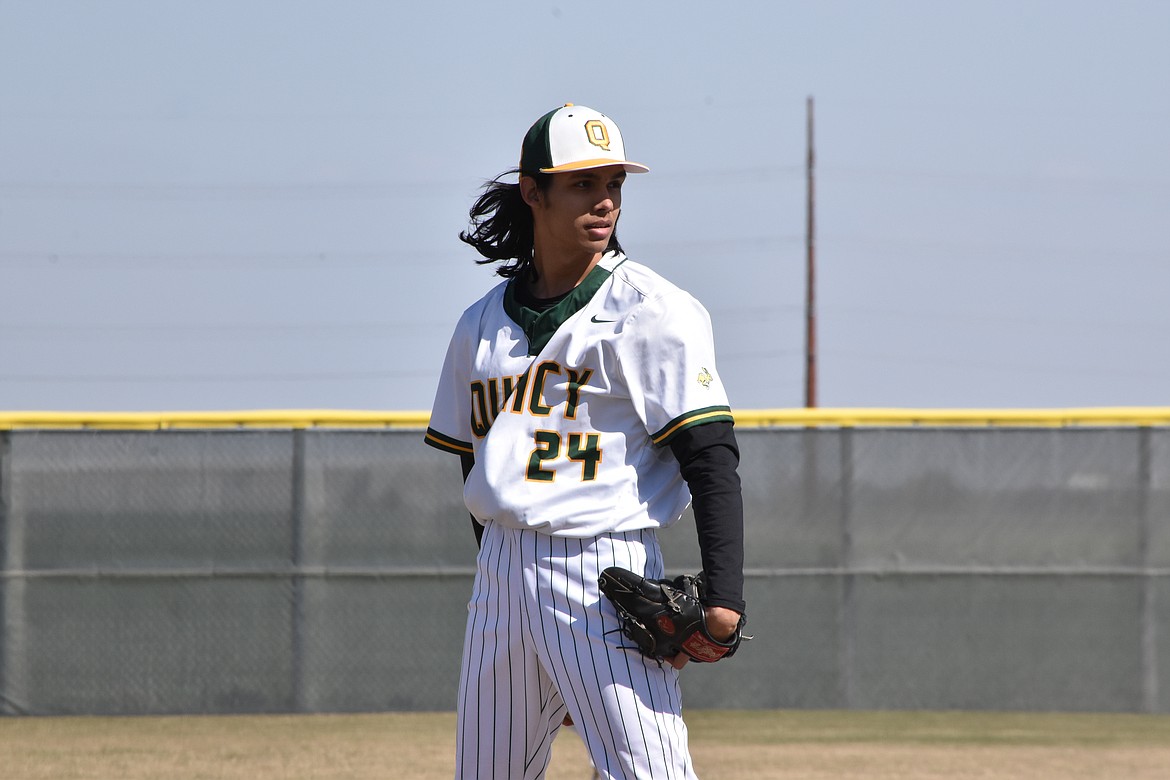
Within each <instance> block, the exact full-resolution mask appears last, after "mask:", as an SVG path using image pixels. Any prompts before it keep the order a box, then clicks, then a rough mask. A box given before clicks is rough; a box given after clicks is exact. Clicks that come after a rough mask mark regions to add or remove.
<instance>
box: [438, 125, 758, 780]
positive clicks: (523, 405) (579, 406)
mask: <svg viewBox="0 0 1170 780" xmlns="http://www.w3.org/2000/svg"><path fill="white" fill-rule="evenodd" d="M648 170H649V169H648V168H647V167H646V166H644V165H642V164H640V163H636V162H631V161H630V160H627V159H626V154H625V146H624V144H623V141H622V135H621V133H620V131H619V130H618V127H617V125H616V124H614V122H613V120H611V119H610V118H609V117H607V116H605V115H604V114H601V113H600V112H598V111H595V110H593V109H591V108H586V107H584V106H574V105H572V104H568V105H565V106H564V107H561V108H558V109H556V110H554V111H550V112H549V113H547V114H545V115H544V116H542V117H541V118H540V119H538V120H537V121H536V123H535V124H533V125H532V127H531V129H530V130H529V131H528V133H527V134H526V135H525V137H524V141H523V144H522V148H521V156H520V166H519V169H517V170H513V171H511V172H509V173H511V174H515V173H518V174H519V180H518V182H517V183H507V182H506V181H505V178H506V177H507V175H508V174H505V175H501V176H500V177H497V178H496V179H495V180H493V181H492V182H489V183H488V185H487V186H486V187H485V188H484V191H483V193H482V194H481V195H480V197H479V198H478V200H477V201H476V202H475V204H474V205H473V206H472V208H471V210H470V225H469V229H468V230H467V231H466V232H464V233H462V234H460V238H461V239H462V240H463V241H464V242H466V243H467V244H470V245H471V246H473V247H475V248H476V250H478V252H479V253H480V254H481V255H482V256H483V258H482V259H478V260H477V262H479V263H482V264H487V263H499V266H498V267H497V269H496V273H497V274H498V275H499V276H501V277H503V278H504V281H502V282H501V283H500V284H499V285H497V286H496V287H495V288H493V289H492V290H491V291H489V292H488V293H487V294H486V295H484V296H483V298H481V299H480V300H479V301H477V302H476V303H474V304H473V305H472V306H471V307H469V308H468V309H467V310H466V311H465V312H464V313H463V316H462V318H461V319H460V320H459V323H458V325H457V326H456V328H455V332H454V335H453V336H452V338H451V343H450V346H449V348H448V350H447V355H446V360H445V362H444V365H443V370H442V374H441V377H440V380H439V386H438V390H437V393H436V396H435V402H434V408H433V411H432V414H431V419H430V425H429V427H428V429H427V433H426V441H427V443H428V444H430V445H432V446H434V447H437V448H439V449H440V450H444V451H446V452H450V453H453V454H456V455H459V456H460V457H461V459H462V463H463V472H464V480H465V485H464V500H465V503H466V505H467V507H468V509H469V510H470V512H471V515H472V520H473V528H474V530H475V534H476V539H477V542H478V543H479V554H478V558H477V573H476V577H475V584H474V587H473V591H472V595H471V600H470V604H469V613H468V620H467V630H466V637H465V642H464V649H463V665H462V671H461V675H460V683H459V699H458V733H457V740H456V743H457V756H456V777H458V778H488V777H497V778H541V777H543V776H544V772H545V768H546V766H547V764H548V760H549V755H550V752H549V751H550V747H551V743H552V741H553V738H554V737H555V736H556V733H557V730H558V729H559V728H560V726H561V725H562V723H563V722H568V721H570V720H571V722H572V723H574V724H575V727H576V729H577V730H578V732H579V733H580V735H581V737H582V739H583V740H584V742H585V745H586V747H587V749H588V752H589V756H590V760H591V761H592V763H593V765H594V766H595V768H596V771H597V773H598V774H599V775H600V776H601V777H604V778H654V779H655V780H667V779H671V778H678V779H682V778H694V777H695V773H694V770H693V768H692V765H691V758H690V754H689V751H688V747H687V729H686V725H685V724H684V722H683V719H682V716H681V712H682V702H681V699H680V691H679V685H678V674H679V670H681V669H682V667H683V666H684V665H685V663H686V661H687V657H686V655H684V654H683V653H679V654H678V655H675V656H672V657H670V658H668V659H666V661H667V662H665V663H664V662H662V661H660V660H659V661H656V660H655V659H653V658H648V657H645V656H643V655H640V654H639V653H638V652H637V651H636V650H631V648H630V646H629V642H627V641H625V638H624V637H623V635H622V633H621V631H620V630H619V619H618V615H617V613H616V612H615V609H614V605H613V604H612V603H611V602H610V601H609V600H608V599H606V598H603V597H601V595H600V594H599V588H598V577H599V575H600V573H601V572H602V571H603V570H604V569H606V568H607V567H610V566H620V567H624V568H626V569H629V570H631V571H633V572H636V573H638V574H641V575H644V576H647V577H662V576H663V574H664V571H663V569H664V566H663V560H662V554H661V551H660V549H659V545H658V542H657V537H656V531H657V530H658V529H659V528H665V527H667V526H669V525H671V524H672V523H674V522H676V521H677V520H678V519H679V518H680V516H681V515H682V514H683V511H684V510H685V509H686V507H687V506H688V504H690V503H691V502H692V501H693V504H694V514H695V520H696V525H697V531H698V539H699V548H700V552H701V556H702V562H703V577H704V580H705V583H706V594H705V598H704V601H703V607H704V609H705V621H706V629H707V630H709V633H710V635H711V636H713V637H715V638H716V639H719V640H725V639H728V638H729V637H731V636H732V635H734V634H736V632H737V630H738V629H737V627H738V626H739V625H740V620H741V616H742V614H743V612H744V600H743V503H742V498H741V494H740V483H739V477H738V475H737V473H736V468H737V466H738V463H739V450H738V446H737V444H736V440H735V435H734V433H733V428H732V423H733V419H732V414H731V409H730V406H729V403H728V399H727V395H726V392H725V390H724V388H723V384H722V382H721V381H720V378H719V372H718V370H717V367H716V362H715V352H714V346H713V338H712V333H711V323H710V318H709V316H708V314H707V312H706V310H705V309H704V308H703V307H702V305H700V304H699V302H698V301H697V300H695V298H693V297H692V296H691V295H689V294H688V293H686V292H684V291H683V290H681V289H679V288H678V287H676V286H675V285H673V284H671V283H670V282H668V281H667V280H665V279H664V278H662V277H661V276H659V275H658V274H657V273H655V272H654V271H653V270H651V269H650V268H648V267H646V266H645V265H642V264H640V263H638V262H636V261H634V260H632V259H630V258H628V257H627V256H626V255H625V254H624V252H623V251H622V248H621V246H620V245H619V244H618V241H617V236H616V234H615V227H616V225H617V222H618V218H619V216H620V214H621V207H622V187H623V185H624V183H625V180H626V176H627V174H630V173H646V172H647V171H648Z"/></svg>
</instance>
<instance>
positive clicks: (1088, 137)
mask: <svg viewBox="0 0 1170 780" xmlns="http://www.w3.org/2000/svg"><path fill="white" fill-rule="evenodd" d="M810 95H811V96H813V97H814V98H815V101H816V145H817V163H818V165H817V220H818V230H817V245H818V261H819V268H818V274H819V276H818V292H819V311H818V313H819V324H820V329H819V343H820V350H819V367H820V394H819V401H820V404H821V405H822V406H903V407H920V406H921V407H1064V406H1112V405H1165V404H1170V346H1168V343H1167V342H1168V337H1170V2H1164V1H1162V0H1151V1H1150V2H1132V1H1129V0H1118V1H1117V2H1108V3H1106V2H1067V1H1063V2H1061V1H1057V0H1051V1H1048V2H1038V1H1036V0H1012V1H1010V2H1008V1H1005V2H977V3H960V2H939V1H938V0H905V1H903V2H892V1H885V2H882V1H874V2H861V1H860V0H858V1H857V2H833V1H831V0H829V1H821V2H813V1H812V0H806V1H804V2H742V3H722V4H711V3H698V2H677V1H673V2H664V1H663V2H640V1H638V0H634V1H632V2H627V3H611V4H597V3H572V4H569V3H557V2H535V1H533V0H519V1H517V0H511V1H509V2H502V1H500V0H497V1H495V2H492V1H490V0H478V1H477V2H470V1H469V2H454V3H416V4H405V3H398V2H371V1H368V0H367V1H364V2H358V1H355V0H337V1H335V2H325V1H324V0H318V1H316V2H308V1H306V2H291V1H285V2H276V1H275V0H233V2H225V1H223V0H210V1H209V0H201V1H200V2H195V1H194V0H189V1H188V2H177V1H167V0H103V2H82V1H80V0H73V1H69V0H0V410H32V409H56V410H168V409H174V410H193V409H262V408H339V409H386V410H413V409H418V410H425V409H429V408H430V401H431V396H432V393H433V390H434V384H435V381H436V378H437V374H438V370H439V366H440V364H441V361H442V357H443V351H444V350H445V348H446V344H447V339H448V337H449V335H450V331H451V328H452V327H453V325H454V323H455V320H456V319H457V317H458V315H459V313H460V312H461V311H462V309H463V308H464V307H465V306H467V305H468V304H469V303H470V302H471V301H472V300H473V299H475V298H477V297H478V296H479V295H480V294H481V293H482V292H483V291H485V290H486V289H487V288H488V287H490V286H491V285H493V284H495V283H496V282H497V281H498V278H497V277H494V276H493V275H492V274H491V272H490V271H489V270H488V269H487V268H481V267H477V266H476V265H475V264H474V262H473V259H474V254H473V252H472V251H471V250H470V249H469V248H467V247H465V246H464V245H462V244H461V243H459V241H458V240H457V239H456V235H457V233H458V231H459V230H461V229H462V228H463V227H464V226H465V224H466V213H467V208H468V206H469V205H470V203H471V201H472V200H473V199H474V197H475V192H476V189H477V187H478V186H479V185H480V184H481V183H482V181H483V180H484V179H486V178H490V177H492V176H494V175H496V174H497V173H500V172H502V171H503V170H505V169H507V168H509V167H512V166H513V165H514V164H515V161H516V157H517V155H518V152H519V144H520V139H521V137H522V135H523V133H524V131H525V130H526V129H527V127H528V125H529V124H530V123H531V122H532V121H533V120H534V119H536V117H538V116H539V115H541V114H542V113H544V112H545V111H547V110H549V109H551V108H553V107H555V106H557V105H560V104H561V103H564V102H575V103H579V104H585V105H589V106H592V107H594V108H597V109H600V110H602V111H604V112H606V113H607V114H609V115H610V116H612V117H613V118H614V119H616V120H617V121H618V123H619V124H620V125H621V127H622V130H623V132H624V134H625V136H626V142H627V148H628V152H629V154H630V155H631V157H632V158H633V159H636V160H639V161H642V162H645V163H647V164H648V165H650V166H651V168H652V169H653V170H652V172H651V173H650V174H649V175H647V176H641V177H634V178H633V179H631V181H630V183H629V185H628V187H627V190H626V195H625V203H624V209H623V211H624V214H623V219H622V224H621V229H620V235H621V239H622V242H623V244H624V245H625V246H626V248H627V250H628V251H629V253H630V254H631V255H632V256H633V257H635V258H636V259H638V260H640V261H643V262H646V263H647V264H649V265H652V266H654V267H655V268H657V269H658V270H659V271H660V272H662V273H663V274H664V275H666V276H667V277H669V278H671V279H673V280H675V281H676V282H678V283H679V284H681V285H682V286H684V287H686V288H687V289H689V290H691V291H692V292H693V293H695V294H696V295H697V296H698V297H699V298H700V299H701V300H702V301H703V302H704V303H705V304H706V305H707V308H708V309H709V310H710V311H711V313H712V317H713V319H714V322H715V329H716V340H717V345H718V349H719V354H720V369H721V373H722V374H723V378H724V380H725V382H726V384H727V385H728V387H729V391H730V394H731V398H732V402H733V404H734V405H735V406H736V407H738V408H743V409H760V408H775V407H793V406H800V405H802V403H803V355H802V349H803V338H804V331H803V298H804V222H805V207H804V201H805V182H804V170H803V166H804V155H805V100H806V97H808V96H810Z"/></svg>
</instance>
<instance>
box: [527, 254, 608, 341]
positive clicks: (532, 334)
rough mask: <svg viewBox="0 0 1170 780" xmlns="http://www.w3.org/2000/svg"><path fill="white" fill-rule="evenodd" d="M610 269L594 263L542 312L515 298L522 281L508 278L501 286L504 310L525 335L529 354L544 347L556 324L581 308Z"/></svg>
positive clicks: (596, 289) (562, 321)
mask: <svg viewBox="0 0 1170 780" xmlns="http://www.w3.org/2000/svg"><path fill="white" fill-rule="evenodd" d="M612 273H613V272H612V271H610V270H609V269H608V268H602V267H601V265H600V264H598V265H596V266H594V267H593V270H592V271H590V272H589V275H588V276H586V277H585V278H584V279H583V280H582V281H581V283H580V284H579V285H577V286H576V287H574V288H573V289H572V290H571V291H570V292H569V294H568V295H566V296H565V297H564V298H562V299H561V300H560V302H558V303H557V304H556V305H555V306H553V307H552V308H550V309H546V310H545V311H542V312H538V311H534V310H532V309H529V308H528V307H527V306H523V305H522V304H521V303H520V302H519V301H518V300H517V299H516V289H517V285H519V284H522V282H521V281H520V280H519V278H514V279H512V281H510V282H508V286H507V288H506V289H505V290H504V313H505V314H507V315H508V316H509V317H511V318H512V320H513V321H514V322H515V323H516V324H517V325H519V326H520V327H521V329H523V331H524V335H525V336H527V337H528V354H529V355H536V354H538V353H539V352H540V350H542V349H544V345H545V344H548V341H549V339H551V338H552V337H553V334H554V333H556V332H557V328H559V327H561V325H563V324H564V322H565V320H567V319H569V318H570V317H572V316H573V315H574V314H576V313H577V312H579V311H581V309H582V308H583V307H584V306H585V304H587V303H589V301H591V300H592V299H593V295H594V294H595V293H596V292H597V291H598V289H600V288H601V285H603V284H605V280H606V279H608V278H609V277H610V275H611V274H612Z"/></svg>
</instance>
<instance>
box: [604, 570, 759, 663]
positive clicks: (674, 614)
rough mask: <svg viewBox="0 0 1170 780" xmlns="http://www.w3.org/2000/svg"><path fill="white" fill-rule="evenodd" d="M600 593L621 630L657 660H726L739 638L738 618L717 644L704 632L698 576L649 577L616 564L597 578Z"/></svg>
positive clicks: (708, 661)
mask: <svg viewBox="0 0 1170 780" xmlns="http://www.w3.org/2000/svg"><path fill="white" fill-rule="evenodd" d="M597 584H598V586H599V587H600V588H601V592H602V593H604V594H605V595H606V597H607V598H608V599H609V600H610V601H612V602H613V604H614V606H615V607H617V612H618V618H619V620H620V621H621V631H622V633H623V634H625V635H626V636H627V637H629V638H630V640H631V641H633V643H634V645H636V647H637V649H638V650H639V651H640V652H641V653H642V655H644V656H647V657H649V658H653V659H655V660H657V661H658V662H659V663H660V664H661V663H662V660H663V659H664V658H671V657H673V656H675V655H678V654H679V653H680V652H681V653H686V654H687V655H688V656H690V657H691V658H692V659H694V660H695V661H702V662H705V663H714V662H715V661H718V660H720V659H722V658H728V657H730V656H731V655H733V654H734V653H735V651H736V650H738V649H739V645H740V642H742V641H743V639H744V635H743V625H744V618H743V617H740V619H739V625H738V626H737V627H736V629H735V633H734V634H733V635H732V637H731V639H729V640H728V641H726V642H721V641H719V640H718V639H716V638H715V637H713V636H711V634H710V632H709V631H707V622H706V620H705V619H704V617H703V575H702V574H700V575H698V576H697V577H691V576H687V575H682V576H680V577H675V578H674V579H673V580H650V579H646V578H645V577H642V576H641V575H638V574H635V573H634V572H632V571H630V570H629V569H623V568H621V567H620V566H611V567H609V568H608V569H606V570H605V571H603V572H602V573H601V576H600V577H599V578H598V579H597Z"/></svg>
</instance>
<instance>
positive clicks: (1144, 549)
mask: <svg viewBox="0 0 1170 780" xmlns="http://www.w3.org/2000/svg"><path fill="white" fill-rule="evenodd" d="M1150 439H1151V432H1150V427H1149V426H1142V427H1141V428H1139V429H1138V480H1137V482H1138V484H1137V512H1138V524H1139V525H1138V565H1139V566H1140V567H1141V568H1140V571H1141V579H1142V591H1141V653H1142V657H1141V672H1142V705H1141V706H1142V711H1143V712H1149V713H1155V712H1157V711H1158V693H1159V691H1158V683H1159V681H1158V614H1157V609H1156V607H1157V605H1156V603H1155V602H1156V600H1157V596H1156V590H1155V588H1154V585H1155V577H1154V574H1153V570H1152V568H1151V565H1150V564H1151V561H1150V541H1151V540H1150V537H1151V534H1152V533H1153V528H1152V523H1153V518H1152V517H1151V511H1150V491H1151V490H1152V489H1153V474H1152V470H1153V465H1152V463H1151V461H1152V455H1151V452H1150V447H1151V442H1150Z"/></svg>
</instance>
